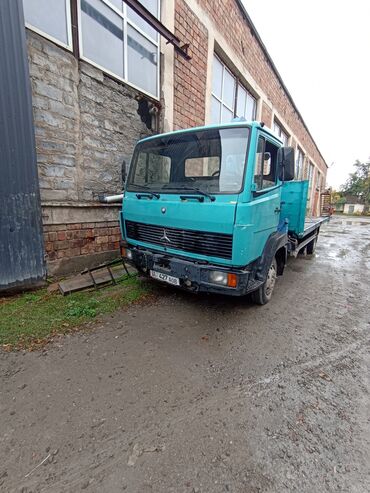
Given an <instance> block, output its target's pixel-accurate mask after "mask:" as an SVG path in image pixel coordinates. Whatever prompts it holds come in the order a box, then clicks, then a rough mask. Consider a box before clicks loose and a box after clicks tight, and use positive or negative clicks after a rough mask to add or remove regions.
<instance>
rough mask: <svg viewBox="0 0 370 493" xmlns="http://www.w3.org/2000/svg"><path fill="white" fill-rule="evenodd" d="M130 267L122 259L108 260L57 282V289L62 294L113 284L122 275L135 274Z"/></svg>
mask: <svg viewBox="0 0 370 493" xmlns="http://www.w3.org/2000/svg"><path fill="white" fill-rule="evenodd" d="M135 272H136V270H135V269H134V268H132V267H130V268H127V266H126V264H125V263H124V262H122V260H118V261H113V262H109V263H108V264H103V265H100V266H98V267H94V268H93V269H86V270H85V271H83V272H81V273H80V274H77V275H76V276H74V277H71V278H70V279H67V280H65V281H61V282H60V283H59V286H58V287H59V291H60V292H61V293H62V295H63V296H66V295H67V294H70V293H74V292H76V291H82V290H84V289H91V288H95V289H99V288H102V287H104V286H106V285H108V284H115V283H116V281H117V280H118V279H120V278H121V277H122V276H124V275H127V276H130V275H132V274H135Z"/></svg>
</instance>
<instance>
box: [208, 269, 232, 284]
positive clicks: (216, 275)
mask: <svg viewBox="0 0 370 493" xmlns="http://www.w3.org/2000/svg"><path fill="white" fill-rule="evenodd" d="M209 282H211V283H213V284H220V285H221V286H228V287H229V288H236V287H237V285H238V276H237V274H233V273H231V272H222V271H220V270H211V271H209Z"/></svg>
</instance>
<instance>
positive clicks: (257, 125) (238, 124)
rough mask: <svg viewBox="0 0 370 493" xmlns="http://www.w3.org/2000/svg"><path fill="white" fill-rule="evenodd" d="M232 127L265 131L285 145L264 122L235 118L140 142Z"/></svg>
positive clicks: (155, 136) (168, 133)
mask: <svg viewBox="0 0 370 493" xmlns="http://www.w3.org/2000/svg"><path fill="white" fill-rule="evenodd" d="M230 127H239V128H240V127H250V128H253V127H254V128H257V129H258V130H263V131H264V132H265V133H267V134H269V135H270V136H271V137H273V138H274V139H275V140H277V141H278V142H279V143H280V144H283V142H282V140H281V139H280V138H279V137H278V136H277V135H276V134H275V133H274V131H273V130H272V129H271V128H269V127H266V125H265V124H264V123H263V122H260V121H257V120H254V121H252V120H249V121H248V120H244V119H237V118H235V119H234V120H233V121H231V122H229V123H216V124H212V125H203V126H200V127H191V128H185V129H180V130H173V131H171V132H165V133H162V134H155V135H151V136H149V137H145V138H144V139H141V140H139V142H140V143H141V142H147V141H149V140H153V139H157V138H159V137H166V136H169V135H177V134H183V133H189V132H196V131H200V130H208V129H212V128H221V129H222V128H230Z"/></svg>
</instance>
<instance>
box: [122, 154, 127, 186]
mask: <svg viewBox="0 0 370 493" xmlns="http://www.w3.org/2000/svg"><path fill="white" fill-rule="evenodd" d="M121 178H122V186H123V185H124V184H125V183H126V178H127V176H126V161H125V160H123V161H122V167H121Z"/></svg>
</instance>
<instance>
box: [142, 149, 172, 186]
mask: <svg viewBox="0 0 370 493" xmlns="http://www.w3.org/2000/svg"><path fill="white" fill-rule="evenodd" d="M170 170H171V159H170V158H169V157H168V156H162V155H160V154H154V153H151V152H142V153H141V154H140V155H139V156H138V160H137V164H136V168H135V183H137V184H140V185H143V184H150V183H161V184H165V183H168V182H169V180H170Z"/></svg>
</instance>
